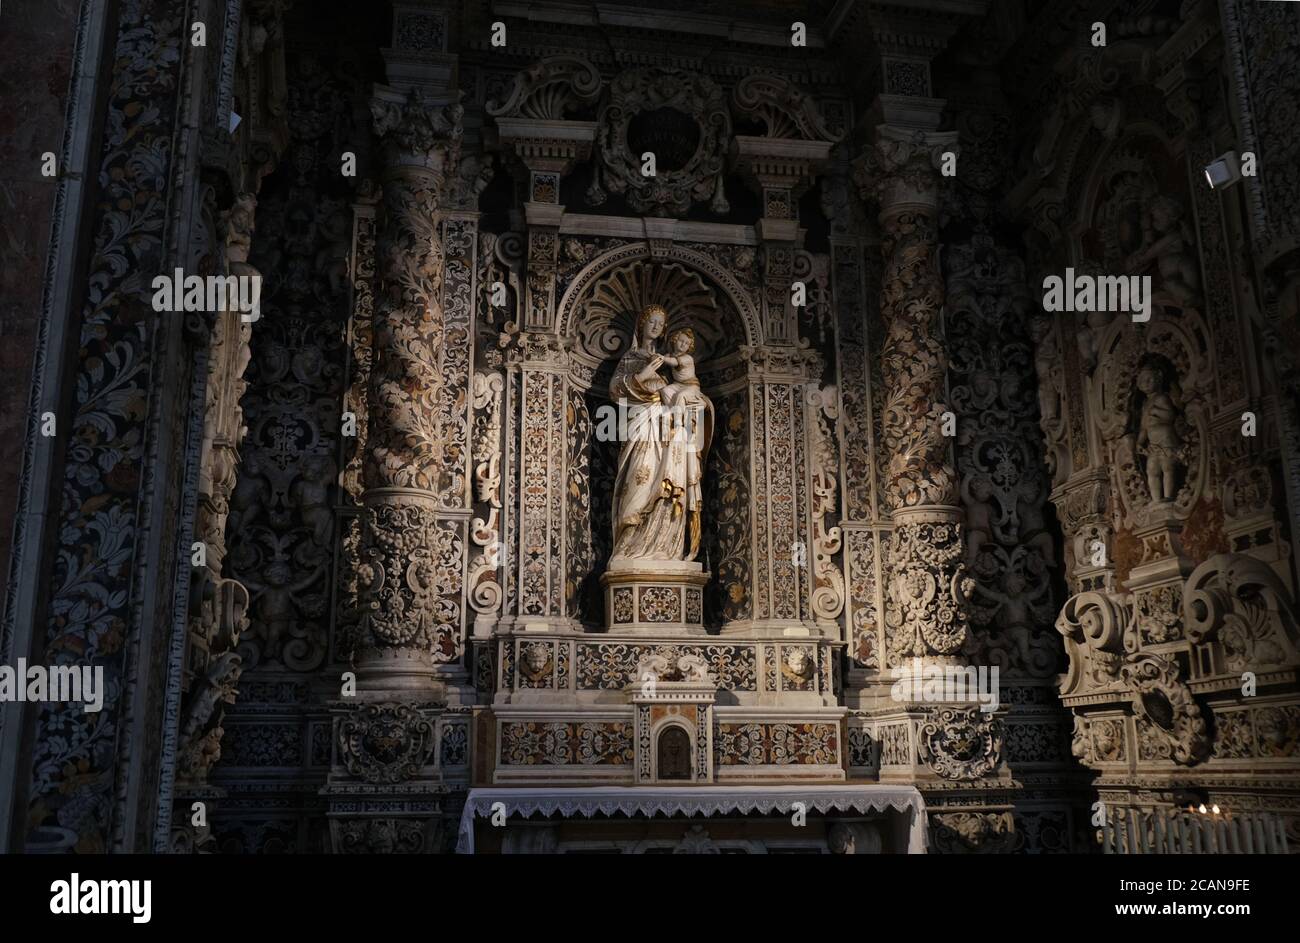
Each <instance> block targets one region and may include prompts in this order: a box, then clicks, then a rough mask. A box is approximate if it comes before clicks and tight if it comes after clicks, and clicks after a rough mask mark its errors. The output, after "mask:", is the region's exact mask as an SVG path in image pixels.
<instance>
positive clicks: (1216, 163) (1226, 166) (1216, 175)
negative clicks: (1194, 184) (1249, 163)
mask: <svg viewBox="0 0 1300 943" xmlns="http://www.w3.org/2000/svg"><path fill="white" fill-rule="evenodd" d="M1240 179H1241V165H1240V164H1239V163H1238V162H1237V152H1236V151H1228V152H1227V153H1226V154H1220V155H1219V156H1218V157H1217V158H1215V159H1214V160H1213V161H1211V162H1210V163H1209V164H1207V165H1206V166H1205V182H1206V183H1208V184H1209V185H1210V189H1212V190H1223V189H1225V188H1226V187H1230V186H1232V185H1233V184H1234V183H1236V182H1237V181H1238V180H1240Z"/></svg>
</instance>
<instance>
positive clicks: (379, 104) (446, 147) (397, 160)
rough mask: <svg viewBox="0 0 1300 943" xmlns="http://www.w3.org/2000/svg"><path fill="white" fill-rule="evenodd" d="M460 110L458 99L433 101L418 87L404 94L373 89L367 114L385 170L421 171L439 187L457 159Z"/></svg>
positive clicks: (390, 174)
mask: <svg viewBox="0 0 1300 943" xmlns="http://www.w3.org/2000/svg"><path fill="white" fill-rule="evenodd" d="M464 113H465V109H464V108H463V107H462V106H461V105H460V104H459V103H454V104H450V105H447V104H436V103H434V102H432V101H430V100H429V99H427V98H426V97H425V96H424V94H423V93H422V92H421V91H420V89H419V88H413V89H411V91H410V92H408V93H407V94H406V95H402V94H401V93H400V92H397V91H395V90H393V89H387V88H380V89H377V90H376V94H375V97H374V98H372V99H371V100H370V116H371V118H372V119H373V120H374V130H375V134H376V135H378V136H379V137H380V138H381V140H382V147H383V153H384V169H385V173H386V174H387V175H389V176H392V175H394V174H398V173H401V172H404V171H407V172H410V171H414V172H417V173H419V172H424V173H427V174H429V175H431V176H432V177H433V179H434V181H435V183H434V186H436V187H440V186H441V185H442V182H443V181H444V180H445V179H446V178H447V177H448V176H449V175H450V174H451V173H453V172H454V171H455V167H456V164H457V162H458V161H459V159H460V141H461V136H462V134H463V133H464V129H463V128H462V127H461V123H460V119H461V117H462V115H464ZM426 185H427V184H426Z"/></svg>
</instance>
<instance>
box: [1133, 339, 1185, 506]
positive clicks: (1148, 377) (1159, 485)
mask: <svg viewBox="0 0 1300 943" xmlns="http://www.w3.org/2000/svg"><path fill="white" fill-rule="evenodd" d="M1137 387H1138V389H1139V390H1140V391H1141V392H1142V395H1143V396H1144V397H1145V400H1144V401H1143V403H1142V415H1141V419H1140V420H1139V423H1138V436H1137V447H1138V451H1139V452H1141V453H1144V454H1145V455H1146V460H1147V488H1148V489H1150V491H1151V502H1152V503H1153V504H1167V503H1169V502H1170V501H1173V500H1174V498H1176V497H1177V496H1178V491H1177V485H1176V481H1177V477H1178V470H1179V469H1180V468H1181V467H1182V451H1183V445H1184V442H1183V438H1182V436H1181V435H1179V432H1178V420H1179V419H1180V418H1181V412H1180V410H1179V408H1178V405H1177V403H1176V402H1175V401H1174V397H1173V395H1172V394H1171V391H1170V388H1169V382H1168V380H1166V378H1165V376H1164V374H1163V373H1162V372H1161V371H1160V370H1157V369H1156V368H1155V367H1153V366H1150V365H1147V366H1144V367H1142V368H1141V369H1140V370H1138V375H1137Z"/></svg>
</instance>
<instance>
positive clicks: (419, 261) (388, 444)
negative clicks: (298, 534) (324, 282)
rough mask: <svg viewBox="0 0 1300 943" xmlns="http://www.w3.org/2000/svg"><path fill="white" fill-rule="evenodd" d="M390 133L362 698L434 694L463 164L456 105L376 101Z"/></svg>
mask: <svg viewBox="0 0 1300 943" xmlns="http://www.w3.org/2000/svg"><path fill="white" fill-rule="evenodd" d="M371 110H372V113H373V116H374V119H375V131H376V133H377V134H378V135H380V136H381V137H382V145H383V146H382V154H383V161H384V167H383V203H382V217H381V222H380V228H379V235H378V265H377V268H378V293H377V297H376V299H375V315H374V325H373V335H372V344H373V361H372V366H371V374H370V388H369V428H368V433H367V442H366V448H365V457H364V466H363V480H364V483H365V487H366V491H365V494H364V497H363V503H364V512H363V519H362V537H361V539H362V549H361V566H360V573H359V577H360V594H361V617H360V627H359V629H360V631H359V636H358V639H357V649H356V652H355V664H356V665H357V684H358V689H357V694H358V696H360V697H363V698H368V699H373V698H374V697H375V696H391V697H394V698H397V697H400V698H402V699H424V698H427V697H429V696H435V697H436V696H437V695H438V694H439V693H440V689H441V685H440V684H439V683H438V682H437V680H436V672H435V659H434V649H435V646H436V645H437V642H438V626H439V624H440V619H441V614H440V597H439V584H440V571H441V569H442V567H443V561H441V560H440V554H439V544H438V541H437V533H438V531H437V528H436V526H435V518H436V508H437V506H438V498H437V489H438V484H439V473H440V471H439V470H440V468H441V466H442V445H441V430H440V429H439V419H438V403H439V397H440V395H441V383H442V375H441V369H440V365H439V360H440V357H441V352H442V349H443V341H444V338H443V316H442V303H441V297H442V265H443V261H442V247H441V243H440V240H439V238H438V229H437V217H438V207H439V200H440V195H441V190H442V187H443V184H444V182H445V180H446V178H447V176H448V174H449V173H450V172H451V171H452V169H453V168H454V165H455V163H456V162H457V160H458V157H459V148H460V135H461V127H460V116H461V112H462V109H461V107H460V106H459V105H450V106H445V105H436V104H433V103H431V102H429V101H428V100H426V99H425V98H423V97H422V96H421V94H420V93H419V91H418V90H416V91H412V92H411V93H410V94H409V95H407V96H401V95H400V94H398V93H394V92H391V91H388V90H381V91H380V92H378V93H377V95H376V97H375V99H374V100H373V101H372V103H371Z"/></svg>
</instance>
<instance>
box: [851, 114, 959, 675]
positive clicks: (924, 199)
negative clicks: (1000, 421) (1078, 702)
mask: <svg viewBox="0 0 1300 943" xmlns="http://www.w3.org/2000/svg"><path fill="white" fill-rule="evenodd" d="M956 137H957V135H956V133H955V132H949V133H938V132H932V131H904V130H902V129H897V128H893V127H890V126H882V127H881V128H879V129H878V130H877V139H876V144H875V149H874V151H873V152H872V153H871V155H869V160H868V161H867V162H866V163H865V164H864V166H863V173H862V174H860V177H859V181H860V183H862V184H864V188H865V189H866V190H867V191H868V193H867V195H869V196H874V198H875V199H876V200H877V201H878V204H879V207H880V224H881V229H882V231H883V235H884V240H883V249H884V262H885V270H884V279H883V285H882V288H883V294H882V297H881V310H882V314H883V318H884V322H885V325H886V336H885V341H884V349H883V351H882V353H881V358H882V369H881V374H882V379H883V381H884V386H885V394H884V396H885V408H884V416H883V433H884V445H885V449H886V451H887V452H888V454H889V471H888V476H887V482H886V495H885V503H886V507H887V508H888V510H889V511H890V514H891V516H892V518H893V524H894V530H893V536H892V540H891V546H890V553H889V564H888V566H889V570H888V572H889V577H888V591H887V593H886V647H887V650H888V657H889V663H890V665H891V666H893V667H898V668H906V667H907V666H908V664H909V663H910V662H911V660H912V659H915V658H919V659H922V660H923V661H925V662H930V663H955V662H957V661H958V660H959V653H960V651H961V648H962V644H963V643H964V642H965V640H966V636H967V632H968V630H969V628H968V623H967V616H966V612H965V599H964V595H965V592H966V591H967V590H968V588H969V587H968V584H969V582H970V581H969V579H968V578H967V577H966V576H965V575H964V566H963V564H962V557H963V542H962V534H961V510H960V508H959V507H958V493H957V475H956V469H955V467H954V464H953V455H952V444H951V438H950V436H951V434H952V431H953V430H952V429H951V428H949V429H945V425H946V424H947V425H949V426H951V425H952V424H953V422H954V421H955V420H954V419H953V417H952V416H951V415H945V414H949V413H950V410H949V407H948V405H947V404H946V402H945V373H946V371H947V362H948V358H947V352H946V350H945V348H944V342H943V337H942V329H941V324H940V312H941V310H942V308H943V302H944V285H943V275H942V272H941V270H940V268H939V240H938V231H937V220H936V216H937V213H936V210H937V203H938V184H939V171H938V167H939V164H940V161H941V159H942V154H943V153H944V152H945V151H955V149H956ZM945 432H947V433H948V434H947V435H945Z"/></svg>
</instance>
